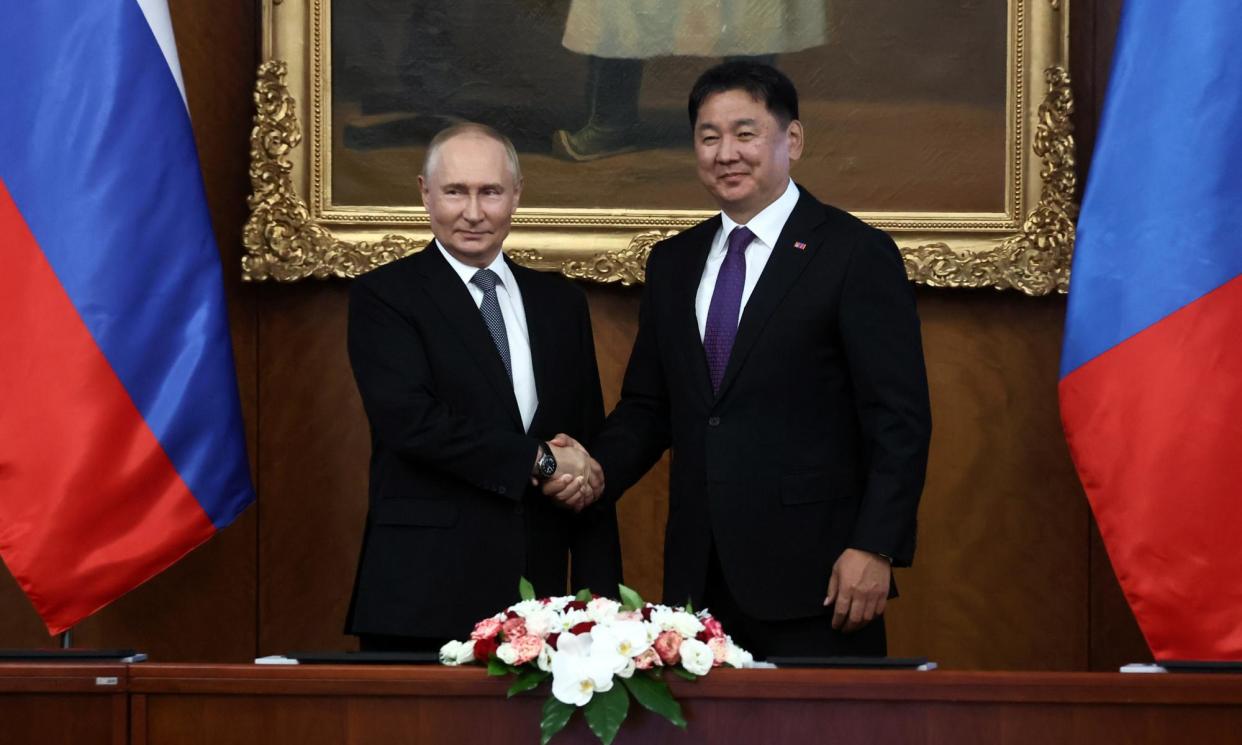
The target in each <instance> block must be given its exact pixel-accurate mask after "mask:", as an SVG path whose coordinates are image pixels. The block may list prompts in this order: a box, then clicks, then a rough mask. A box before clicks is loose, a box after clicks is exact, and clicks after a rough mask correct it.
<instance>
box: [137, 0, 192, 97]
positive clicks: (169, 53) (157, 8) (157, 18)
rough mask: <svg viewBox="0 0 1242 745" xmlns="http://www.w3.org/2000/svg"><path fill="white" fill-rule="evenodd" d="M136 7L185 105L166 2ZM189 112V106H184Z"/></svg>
mask: <svg viewBox="0 0 1242 745" xmlns="http://www.w3.org/2000/svg"><path fill="white" fill-rule="evenodd" d="M137 2H138V7H139V8H142V14H143V15H144V16H146V19H147V25H148V26H150V27H151V33H152V34H154V35H155V41H156V42H157V43H158V44H159V45H160V51H161V52H163V53H164V59H165V61H167V62H168V69H169V70H171V71H172V75H173V80H176V81H177V90H179V91H181V102H182V103H183V104H184V103H186V99H185V83H184V82H182V80H181V62H180V61H179V60H178V58H177V40H176V39H175V38H174V37H173V27H172V16H170V15H169V13H168V0H137ZM186 110H187V111H188V110H189V104H186Z"/></svg>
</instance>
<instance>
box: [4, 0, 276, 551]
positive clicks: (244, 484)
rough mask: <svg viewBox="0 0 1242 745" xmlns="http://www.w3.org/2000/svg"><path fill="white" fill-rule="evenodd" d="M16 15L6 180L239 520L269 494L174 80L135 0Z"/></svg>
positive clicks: (188, 461) (73, 291) (175, 446)
mask: <svg viewBox="0 0 1242 745" xmlns="http://www.w3.org/2000/svg"><path fill="white" fill-rule="evenodd" d="M5 16H6V18H5V22H4V23H3V24H0V101H4V102H5V107H4V109H5V110H4V112H3V113H0V177H3V178H4V180H5V181H6V183H7V184H8V186H9V189H10V192H11V194H12V197H13V199H14V201H15V203H16V204H17V206H18V209H19V210H20V211H21V213H22V215H23V216H24V218H25V220H26V222H27V224H28V225H29V226H30V228H31V232H32V233H33V234H34V236H35V238H36V240H37V241H38V242H39V245H40V246H41V248H42V250H43V252H44V254H45V255H46V256H47V258H48V261H49V263H50V264H51V265H52V267H53V269H54V270H55V272H56V275H57V277H58V278H59V280H60V282H61V283H62V285H63V286H64V287H65V289H66V291H67V293H68V295H69V296H70V298H71V299H72V301H73V304H74V306H75V307H76V309H77V311H78V313H79V314H80V315H81V317H82V319H83V320H84V322H85V323H86V325H87V327H88V328H89V329H90V332H91V334H92V336H93V337H94V339H95V341H96V343H97V344H98V345H99V346H100V348H101V349H102V351H103V353H104V355H105V356H106V357H107V359H108V361H109V363H110V364H111V365H112V367H113V369H114V370H115V371H116V374H117V375H118V376H119V378H120V380H121V382H122V384H123V385H124V386H125V388H126V390H128V392H129V394H130V396H131V398H132V399H133V400H134V403H135V405H136V406H137V408H138V410H139V411H140V412H141V413H142V415H143V417H144V418H145V420H146V421H147V423H148V425H149V426H150V428H151V429H152V431H153V432H154V433H155V435H156V437H157V438H158V440H159V441H160V443H161V445H162V446H163V448H164V450H165V451H166V452H167V453H168V455H169V457H170V459H171V460H172V462H173V464H174V465H175V466H176V468H177V469H178V472H179V473H180V474H181V477H182V479H183V480H185V481H186V483H187V484H188V485H189V487H190V489H191V491H192V492H193V493H194V495H195V497H196V498H197V499H198V500H199V502H200V503H202V505H203V507H204V509H205V511H206V512H207V514H208V515H209V516H210V517H211V519H212V522H213V523H214V524H216V526H217V527H220V526H223V525H226V524H228V523H229V522H231V521H232V519H233V518H234V517H235V516H236V515H237V514H238V513H239V512H240V511H241V510H242V509H243V508H244V507H245V506H246V505H247V504H249V502H250V501H252V500H253V492H252V490H251V486H250V476H249V469H248V466H247V462H246V453H245V443H244V440H243V437H242V427H241V418H240V411H239V407H238V396H237V384H236V378H235V373H234V368H233V361H232V351H231V343H230V338H229V332H228V325H227V317H226V313H225V308H224V298H223V291H222V283H221V274H220V267H219V257H218V254H217V249H216V244H215V240H214V237H213V235H212V230H211V224H210V220H209V216H208V214H207V210H206V201H205V197H204V193H203V187H202V179H201V176H200V173H199V170H198V160H197V153H196V150H195V146H194V139H193V133H192V131H191V129H190V124H189V117H188V116H187V114H186V111H185V105H184V103H183V102H182V100H181V96H180V93H179V91H178V89H177V86H176V83H175V81H174V79H173V76H172V73H171V71H170V70H169V68H168V65H167V63H166V61H165V59H164V56H163V55H162V53H161V52H160V49H159V46H158V44H157V43H156V41H155V38H154V36H153V35H152V33H151V30H150V28H149V27H148V25H147V22H146V19H145V18H144V17H143V14H142V12H141V9H140V8H139V7H138V5H137V3H136V2H134V0H94V1H93V2H89V3H81V2H71V1H69V0H40V2H38V3H13V4H11V5H10V6H9V7H6V9H5ZM49 81H51V83H50V84H49ZM50 403H54V402H50Z"/></svg>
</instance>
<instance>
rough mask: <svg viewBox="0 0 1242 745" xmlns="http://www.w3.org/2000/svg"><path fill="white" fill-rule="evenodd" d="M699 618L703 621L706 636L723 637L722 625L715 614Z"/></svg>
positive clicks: (712, 637)
mask: <svg viewBox="0 0 1242 745" xmlns="http://www.w3.org/2000/svg"><path fill="white" fill-rule="evenodd" d="M700 620H701V621H703V629H704V630H705V631H707V635H708V638H711V639H720V638H723V637H724V635H725V632H724V627H723V626H721V625H720V622H719V621H717V620H716V617H715V616H707V617H706V618H702V619H700Z"/></svg>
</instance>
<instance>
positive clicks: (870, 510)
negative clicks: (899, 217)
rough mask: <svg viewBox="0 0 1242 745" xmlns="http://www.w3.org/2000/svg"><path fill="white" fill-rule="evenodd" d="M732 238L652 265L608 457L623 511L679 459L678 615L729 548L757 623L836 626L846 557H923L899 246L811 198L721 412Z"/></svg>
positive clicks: (911, 332) (699, 235)
mask: <svg viewBox="0 0 1242 745" xmlns="http://www.w3.org/2000/svg"><path fill="white" fill-rule="evenodd" d="M719 228H720V218H719V217H715V218H712V219H710V220H707V221H706V222H703V223H701V224H699V225H697V226H695V227H693V228H691V229H689V230H687V231H685V232H683V233H681V234H679V235H677V236H674V237H672V238H669V239H668V240H666V241H663V242H662V243H660V244H658V245H657V246H655V248H654V249H653V250H652V253H651V257H650V259H649V260H648V264H647V282H646V286H645V288H644V294H643V298H642V305H641V309H640V311H639V329H638V337H637V339H636V341H635V343H634V350H633V352H632V354H631V356H630V362H629V367H628V369H627V370H626V374H625V382H624V384H623V387H622V391H621V402H620V403H619V404H618V405H617V408H616V409H615V410H614V411H613V412H612V414H611V415H609V417H608V420H607V422H606V423H605V426H604V432H603V433H601V435H600V437H598V438H596V441H595V444H594V446H593V447H592V454H593V455H594V456H595V457H596V458H597V459H599V461H600V463H601V464H602V465H603V467H604V476H605V479H606V480H607V483H608V490H609V493H610V494H613V495H615V494H616V493H617V492H618V491H619V490H624V489H626V488H628V487H629V486H630V485H632V484H633V483H634V482H635V481H636V480H637V479H638V478H639V477H641V476H642V474H643V473H644V472H646V471H647V469H648V468H650V467H651V465H653V464H654V462H655V461H656V460H657V459H658V458H659V457H660V455H661V454H662V453H663V451H664V450H665V449H666V448H668V447H670V446H671V447H672V468H671V472H670V477H669V482H670V483H669V515H668V528H667V531H666V534H665V540H664V594H665V599H666V601H667V602H669V603H679V604H680V603H684V602H685V601H686V600H687V598H691V599H693V600H694V602H695V604H696V605H699V604H700V603H701V598H702V593H703V588H704V582H705V578H706V573H707V566H708V559H709V556H710V551H711V548H712V545H713V544H714V545H715V549H716V551H717V554H718V556H719V558H720V562H721V569H722V571H723V573H724V578H725V580H726V582H727V583H728V585H729V588H730V591H731V592H732V594H733V595H734V597H735V599H736V600H737V602H738V604H739V605H740V606H741V608H742V609H743V610H744V611H745V612H746V613H748V614H749V615H751V616H754V617H757V618H763V619H769V620H778V619H787V618H798V617H808V616H812V615H816V614H820V613H824V612H825V609H824V608H823V605H822V604H823V599H824V595H825V594H826V592H827V588H828V579H829V576H830V574H831V570H832V565H833V563H834V562H835V561H836V559H837V557H838V556H839V555H840V553H841V552H842V551H843V550H844V549H846V548H849V547H853V548H860V549H865V550H868V551H873V552H877V553H882V554H885V555H887V556H890V557H892V558H893V560H894V564H896V565H899V566H902V565H908V564H909V563H910V562H911V560H912V559H913V556H914V539H915V515H916V511H917V507H918V501H919V495H920V492H921V491H922V487H923V476H924V471H925V470H926V464H927V450H928V441H929V439H930V434H931V415H930V407H929V404H928V394H927V381H926V374H925V371H924V366H923V351H922V344H921V341H920V332H919V319H918V316H917V313H916V311H915V304H914V294H913V291H912V289H911V287H910V284H909V282H908V280H907V279H906V274H905V271H904V270H903V268H902V262H901V258H900V256H899V254H898V252H897V248H896V246H895V245H894V244H893V242H892V240H891V239H890V238H889V237H888V236H887V235H885V234H884V233H883V232H881V231H879V230H876V229H874V228H872V227H869V226H868V225H866V224H865V223H863V222H862V221H860V220H858V219H856V218H854V217H853V216H851V215H849V214H847V213H845V212H842V211H841V210H838V209H835V208H833V207H830V206H827V205H824V204H821V203H820V202H819V201H817V200H816V199H815V198H814V197H812V196H811V195H810V194H808V193H807V192H806V191H802V193H801V195H800V198H799V200H798V204H797V207H796V208H795V209H794V211H793V213H792V215H791V216H790V218H789V220H788V221H787V222H786V224H785V227H784V230H783V231H782V232H781V236H780V240H779V241H778V242H777V245H776V246H775V247H774V248H773V251H772V255H771V258H770V259H769V260H768V263H767V265H766V267H765V268H764V271H763V274H762V275H761V277H760V279H759V281H758V284H757V285H756V287H755V289H754V292H753V293H752V295H751V297H750V298H749V301H748V302H747V304H746V306H745V309H744V311H743V314H742V318H741V322H740V324H739V326H738V332H737V340H736V342H735V343H734V347H733V351H732V355H731V357H730V360H729V364H728V367H727V368H726V372H725V377H724V380H723V382H722V384H721V390H720V393H719V395H714V394H713V392H712V388H711V382H710V380H709V377H708V370H707V362H706V357H705V355H704V352H703V344H702V342H701V340H700V338H699V332H698V325H697V321H696V316H695V293H696V290H697V288H698V285H699V280H700V278H701V276H702V273H703V266H704V262H705V261H706V258H707V253H708V250H709V248H710V246H711V242H712V239H713V238H714V236H715V235H716V232H717V231H718V230H719ZM795 243H801V244H805V248H801V247H798V246H796V245H795Z"/></svg>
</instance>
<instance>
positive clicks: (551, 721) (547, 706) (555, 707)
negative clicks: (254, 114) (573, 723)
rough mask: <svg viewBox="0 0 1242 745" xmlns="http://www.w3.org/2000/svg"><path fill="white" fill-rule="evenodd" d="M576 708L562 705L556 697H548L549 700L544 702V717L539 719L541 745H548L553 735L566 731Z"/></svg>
mask: <svg viewBox="0 0 1242 745" xmlns="http://www.w3.org/2000/svg"><path fill="white" fill-rule="evenodd" d="M574 708H575V707H573V706H571V705H569V704H566V703H561V702H560V701H558V700H557V699H556V697H555V696H548V700H547V701H544V702H543V716H542V717H541V718H540V719H539V745H548V740H551V739H552V736H553V735H555V734H556V733H557V732H560V731H561V730H563V729H565V725H567V724H569V718H570V717H571V716H573V715H574Z"/></svg>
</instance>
